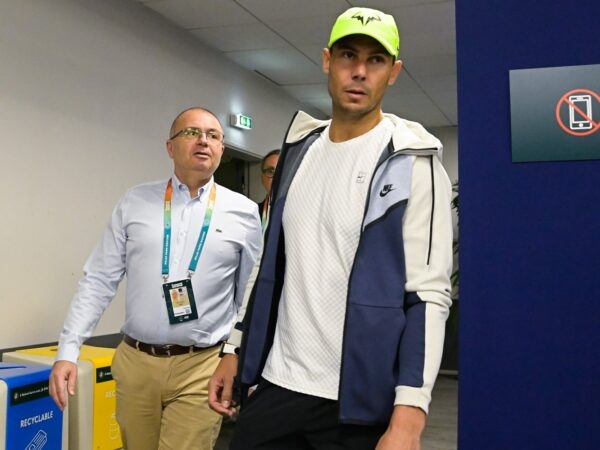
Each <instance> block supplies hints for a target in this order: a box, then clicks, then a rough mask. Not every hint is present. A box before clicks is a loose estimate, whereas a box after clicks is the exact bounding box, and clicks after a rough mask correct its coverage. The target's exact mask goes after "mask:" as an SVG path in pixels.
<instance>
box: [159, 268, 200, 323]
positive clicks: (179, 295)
mask: <svg viewBox="0 0 600 450" xmlns="http://www.w3.org/2000/svg"><path fill="white" fill-rule="evenodd" d="M163 291H164V293H165V302H166V303H167V312H168V313H169V323H171V324H176V323H182V322H187V321H189V320H195V319H197V318H198V312H197V310H196V300H195V299H194V291H193V290H192V280H190V279H185V280H180V281H173V282H171V283H164V284H163Z"/></svg>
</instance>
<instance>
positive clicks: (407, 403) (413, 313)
mask: <svg viewBox="0 0 600 450" xmlns="http://www.w3.org/2000/svg"><path fill="white" fill-rule="evenodd" d="M399 45H400V37H399V33H398V29H397V27H396V23H395V20H394V18H393V17H392V16H390V15H388V14H384V13H383V12H381V11H377V10H374V9H369V8H359V7H355V8H350V9H348V10H347V11H345V12H344V13H342V14H341V15H340V16H339V17H338V18H337V20H336V21H335V23H334V25H333V28H332V30H331V34H330V39H329V42H328V45H327V48H324V49H323V52H322V62H323V66H322V67H323V71H324V72H325V73H326V74H327V77H328V89H329V94H330V96H331V101H332V117H331V120H327V121H320V120H316V119H314V118H312V117H310V116H308V114H305V113H303V112H298V113H297V114H296V115H295V117H294V118H293V120H292V123H291V125H290V127H289V129H288V132H287V135H286V136H285V139H284V144H283V147H282V149H281V156H280V158H279V165H278V168H277V172H276V173H275V178H274V180H273V189H272V194H271V195H272V201H271V212H270V214H269V227H268V228H267V230H266V233H265V244H264V249H263V251H262V254H261V262H260V266H258V267H256V268H255V270H253V272H252V274H251V276H250V279H251V280H252V281H250V282H249V284H248V288H249V289H250V287H251V286H252V287H251V293H250V295H249V301H248V304H247V309H246V314H245V317H244V320H243V322H242V324H243V326H242V327H239V328H240V329H239V330H238V329H237V328H236V330H235V331H236V333H234V332H232V333H231V336H230V339H229V341H228V344H229V346H230V347H229V348H228V349H226V350H227V351H230V350H231V348H232V347H233V352H231V354H228V355H225V356H224V357H223V359H222V361H221V364H220V365H219V368H218V369H217V371H216V372H215V375H214V376H213V378H212V379H211V383H210V392H209V399H210V405H211V407H212V408H214V409H215V410H216V411H218V412H220V413H222V414H225V415H232V414H234V413H235V407H236V402H235V400H234V399H233V398H232V385H233V375H234V374H235V373H236V369H239V370H238V371H237V373H238V380H239V381H240V382H241V387H242V396H241V400H242V405H241V411H240V416H239V417H238V419H237V422H236V427H235V432H234V436H233V439H232V441H231V447H230V450H258V449H260V450H283V449H287V450H289V449H295V450H330V449H339V450H373V449H376V450H418V449H419V448H420V438H421V433H422V431H423V429H424V427H425V420H426V414H427V410H428V407H429V402H430V400H431V390H432V387H433V383H434V382H435V379H436V376H437V372H438V369H439V366H440V361H441V356H442V348H443V341H444V327H445V320H446V318H447V316H448V311H449V307H450V303H451V301H450V273H451V267H452V221H451V214H450V198H451V193H452V190H451V186H450V181H449V179H448V176H447V175H446V173H445V171H444V168H443V166H442V163H441V152H442V145H441V143H440V141H439V140H438V139H437V138H435V137H434V136H432V135H431V134H429V133H428V132H427V131H426V130H425V129H424V128H423V126H421V125H420V124H418V123H416V122H412V121H409V120H406V119H402V118H400V117H397V116H395V115H393V114H384V113H383V112H382V109H381V107H382V102H383V97H384V94H385V92H386V90H387V88H388V86H391V85H393V84H394V83H395V82H396V79H397V77H398V75H399V73H400V70H401V68H402V62H401V61H399V60H398V54H399ZM240 336H242V339H241V347H240V348H239V351H238V352H237V353H239V362H238V356H236V351H235V350H236V349H235V347H236V346H238V345H239V344H240V339H239V338H240ZM255 383H258V387H257V388H256V391H255V392H254V393H253V394H252V395H251V396H250V397H249V398H247V399H246V395H245V393H246V392H245V391H246V390H247V389H248V387H249V386H252V385H254V384H255Z"/></svg>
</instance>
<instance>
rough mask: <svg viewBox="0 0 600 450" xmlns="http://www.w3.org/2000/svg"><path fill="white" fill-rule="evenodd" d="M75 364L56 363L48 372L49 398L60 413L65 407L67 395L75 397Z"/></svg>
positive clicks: (69, 362) (67, 362)
mask: <svg viewBox="0 0 600 450" xmlns="http://www.w3.org/2000/svg"><path fill="white" fill-rule="evenodd" d="M76 383H77V364H75V363H73V362H71V361H56V362H55V363H54V365H53V366H52V372H50V383H49V386H48V387H49V391H50V397H52V399H53V400H54V402H55V403H56V404H57V405H58V407H59V408H60V410H61V411H64V409H65V408H66V407H67V393H68V394H69V395H75V386H76Z"/></svg>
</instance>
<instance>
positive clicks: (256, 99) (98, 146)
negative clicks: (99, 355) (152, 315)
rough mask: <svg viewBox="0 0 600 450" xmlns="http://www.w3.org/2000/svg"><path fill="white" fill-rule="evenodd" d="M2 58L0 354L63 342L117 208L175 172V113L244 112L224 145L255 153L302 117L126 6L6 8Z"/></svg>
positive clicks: (1, 20)
mask: <svg viewBox="0 0 600 450" xmlns="http://www.w3.org/2000/svg"><path fill="white" fill-rule="evenodd" d="M0 62H1V67H2V69H1V70H0V86H1V88H0V148H1V152H2V162H1V165H0V205H1V207H2V210H3V214H2V221H1V222H0V235H1V237H0V282H1V286H2V287H1V289H0V349H1V348H8V347H16V346H21V345H33V344H38V343H42V342H50V341H54V340H56V339H57V338H58V333H59V332H60V329H61V326H62V322H63V319H64V316H65V314H66V311H67V307H68V305H69V302H70V300H71V298H72V295H73V293H74V291H75V289H76V285H77V280H78V279H79V277H80V276H81V267H82V265H83V263H84V261H85V259H86V258H87V256H88V254H89V253H90V251H91V250H92V248H93V246H94V245H95V243H96V242H97V240H98V239H99V237H100V235H101V232H102V230H103V228H104V226H105V223H106V222H107V220H108V217H109V215H110V212H111V210H112V208H113V206H114V204H115V203H116V201H117V199H118V198H119V197H120V195H121V194H122V193H123V191H124V190H125V189H126V188H127V187H129V186H131V185H134V184H137V183H139V182H143V181H148V180H154V179H160V178H166V177H168V176H169V175H170V173H171V168H172V165H171V161H170V160H169V159H168V157H167V155H166V152H165V150H164V142H165V139H166V137H167V133H168V129H169V126H170V123H171V121H172V119H173V118H174V116H175V115H176V114H177V113H178V112H179V111H181V110H182V109H185V108H187V107H188V106H192V105H201V106H205V107H208V108H209V109H211V110H212V111H213V112H215V113H217V115H219V116H220V119H221V121H222V122H223V124H224V125H225V126H226V125H227V122H228V120H227V119H228V117H227V114H228V113H229V112H244V113H247V114H249V115H251V116H252V118H253V120H254V125H255V128H254V129H253V130H252V131H250V132H243V131H240V130H235V129H232V128H230V127H228V126H226V127H225V128H226V129H225V134H226V136H227V138H226V140H227V143H228V144H229V145H231V146H233V147H235V148H237V149H241V150H245V151H248V152H250V153H255V154H257V155H259V156H260V155H262V154H265V153H266V152H267V151H268V150H269V149H271V148H274V147H277V146H279V145H280V142H281V139H282V133H283V132H284V130H285V129H286V128H287V126H288V121H289V120H290V118H291V115H292V114H293V112H294V111H295V110H296V109H298V108H300V107H301V105H299V104H297V102H296V101H295V100H293V99H292V98H290V97H289V96H287V95H286V94H285V93H283V91H281V90H279V89H278V88H276V87H274V86H271V85H269V84H268V83H267V82H266V81H264V80H263V79H262V78H260V77H258V76H255V75H253V74H251V73H249V72H245V71H242V70H240V69H239V68H238V67H237V66H234V65H233V63H230V62H229V61H228V60H226V59H223V58H221V57H220V56H219V55H217V54H216V53H214V52H212V51H210V50H208V49H205V48H202V46H201V45H199V44H198V43H197V42H196V41H194V40H192V39H191V38H190V37H188V36H187V35H186V34H184V33H183V32H181V31H178V30H176V29H175V28H174V27H172V26H171V25H169V24H168V23H167V22H165V21H164V20H163V19H161V18H159V17H158V16H156V15H154V13H151V12H149V11H147V10H146V9H144V8H143V7H142V6H141V5H139V4H137V3H133V2H126V1H122V0H102V1H99V0H52V1H47V0H2V5H1V6H0ZM121 292H123V289H121ZM123 310H124V308H123V301H122V296H121V294H119V296H118V297H117V298H116V300H115V301H114V302H113V304H112V305H111V306H110V307H109V310H108V311H107V312H106V314H105V315H104V317H103V319H102V321H101V323H100V324H99V326H98V328H97V330H96V334H107V333H116V332H118V330H119V327H120V324H121V323H122V317H123Z"/></svg>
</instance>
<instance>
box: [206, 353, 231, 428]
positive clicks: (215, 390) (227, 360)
mask: <svg viewBox="0 0 600 450" xmlns="http://www.w3.org/2000/svg"><path fill="white" fill-rule="evenodd" d="M237 365H238V357H237V355H225V356H223V358H221V362H220V363H219V365H218V366H217V369H216V370H215V373H214V374H213V376H212V377H211V378H210V381H209V382H208V405H209V406H210V408H211V409H212V410H213V411H216V412H218V413H219V414H221V415H224V416H229V417H233V416H235V415H236V414H237V409H236V407H237V405H236V404H235V402H234V401H233V379H234V377H235V375H236V373H237Z"/></svg>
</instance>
